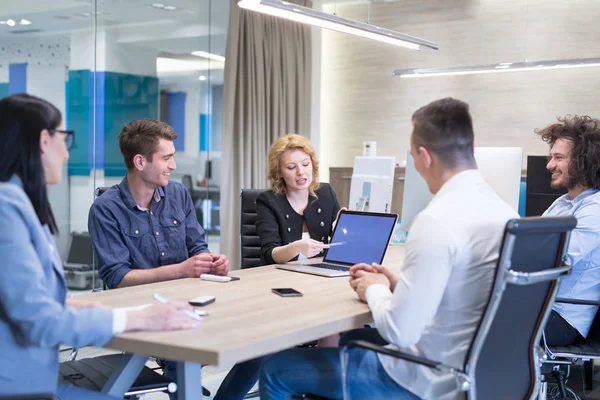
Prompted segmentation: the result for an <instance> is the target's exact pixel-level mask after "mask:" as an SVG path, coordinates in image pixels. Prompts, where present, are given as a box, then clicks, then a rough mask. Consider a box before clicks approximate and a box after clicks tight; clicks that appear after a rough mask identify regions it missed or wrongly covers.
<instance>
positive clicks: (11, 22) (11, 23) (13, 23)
mask: <svg viewBox="0 0 600 400" xmlns="http://www.w3.org/2000/svg"><path fill="white" fill-rule="evenodd" d="M16 24H17V23H16V22H15V20H14V19H7V20H6V25H8V26H15V25H16Z"/></svg>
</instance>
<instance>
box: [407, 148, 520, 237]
mask: <svg viewBox="0 0 600 400" xmlns="http://www.w3.org/2000/svg"><path fill="white" fill-rule="evenodd" d="M522 159H523V149H521V148H520V147H475V161H476V163H477V168H478V169H479V170H480V171H481V174H482V175H483V178H484V179H485V181H486V182H487V183H488V185H490V186H491V187H492V189H494V191H495V192H496V193H497V194H498V196H499V197H500V198H501V199H502V200H504V201H505V202H506V203H507V204H508V205H510V206H511V207H512V208H513V209H514V210H515V211H518V210H519V191H520V189H521V167H522ZM432 198H433V194H431V192H430V191H429V188H428V187H427V183H426V182H425V180H424V179H423V178H422V177H421V175H419V173H418V172H417V170H416V168H415V165H414V160H413V158H412V156H411V155H410V152H409V153H408V154H407V157H406V173H405V178H404V194H403V196H402V216H401V217H400V224H401V225H400V230H402V231H408V230H409V228H410V224H411V223H412V221H413V219H414V217H415V216H416V215H417V214H418V213H420V212H421V211H422V210H423V209H424V208H425V207H427V204H429V201H430V200H431V199H432Z"/></svg>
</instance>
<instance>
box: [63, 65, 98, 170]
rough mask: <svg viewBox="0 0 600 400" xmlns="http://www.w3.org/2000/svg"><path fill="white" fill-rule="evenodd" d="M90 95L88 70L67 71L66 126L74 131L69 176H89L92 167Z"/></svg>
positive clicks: (91, 110) (91, 81)
mask: <svg viewBox="0 0 600 400" xmlns="http://www.w3.org/2000/svg"><path fill="white" fill-rule="evenodd" d="M92 93H93V75H92V73H91V71H90V70H76V71H69V80H68V81H67V100H66V104H67V107H66V109H67V111H66V124H67V126H68V127H69V129H73V130H75V143H74V145H73V149H71V152H70V154H69V175H89V174H90V168H91V166H92V164H91V162H90V157H91V154H92V142H91V140H92V135H93V131H92V116H93V114H92V112H93V109H92V108H93V104H92Z"/></svg>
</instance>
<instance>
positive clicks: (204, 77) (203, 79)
mask: <svg viewBox="0 0 600 400" xmlns="http://www.w3.org/2000/svg"><path fill="white" fill-rule="evenodd" d="M198 80H199V81H205V80H206V76H204V75H200V76H199V77H198Z"/></svg>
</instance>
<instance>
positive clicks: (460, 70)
mask: <svg viewBox="0 0 600 400" xmlns="http://www.w3.org/2000/svg"><path fill="white" fill-rule="evenodd" d="M587 67H600V58H576V59H570V60H549V61H537V62H519V63H500V64H488V65H474V66H468V67H449V68H417V69H396V70H394V72H393V73H392V75H394V76H400V78H428V77H436V76H455V75H478V74H498V73H505V72H525V71H543V70H549V69H569V68H587Z"/></svg>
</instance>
